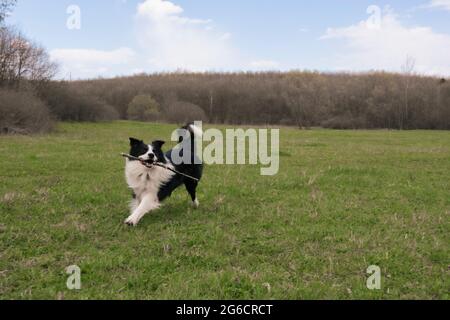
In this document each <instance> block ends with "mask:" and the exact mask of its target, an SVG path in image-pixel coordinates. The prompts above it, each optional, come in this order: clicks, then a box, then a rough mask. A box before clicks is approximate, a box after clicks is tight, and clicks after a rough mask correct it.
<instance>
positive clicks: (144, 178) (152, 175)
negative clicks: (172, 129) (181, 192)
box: [125, 123, 203, 226]
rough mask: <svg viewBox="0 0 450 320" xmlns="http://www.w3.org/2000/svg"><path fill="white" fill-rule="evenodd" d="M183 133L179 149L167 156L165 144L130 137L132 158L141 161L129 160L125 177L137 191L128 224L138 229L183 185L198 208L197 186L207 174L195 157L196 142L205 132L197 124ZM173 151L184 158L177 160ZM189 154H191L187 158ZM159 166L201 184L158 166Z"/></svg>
mask: <svg viewBox="0 0 450 320" xmlns="http://www.w3.org/2000/svg"><path fill="white" fill-rule="evenodd" d="M179 132H181V134H179V141H178V142H179V144H178V146H177V147H176V148H174V149H172V150H170V151H168V152H167V153H164V152H163V150H162V147H163V145H164V144H165V142H164V141H161V140H156V141H153V142H152V143H151V144H149V145H147V144H145V143H144V142H143V141H142V140H139V139H136V138H130V147H131V149H130V155H131V156H133V157H136V158H139V160H140V161H138V160H130V159H127V160H126V165H125V177H126V182H127V184H128V187H129V188H130V189H131V190H132V191H133V199H132V201H131V204H130V211H131V215H130V216H129V217H128V218H127V219H126V220H125V224H127V225H130V226H137V225H138V223H139V221H141V219H142V218H143V217H144V216H145V215H146V214H147V213H149V212H151V211H153V210H156V209H158V208H159V207H160V206H161V203H162V202H163V201H164V200H165V199H167V198H168V197H170V196H171V195H172V193H173V192H174V191H175V190H176V189H177V188H178V187H180V186H181V185H183V184H184V186H185V187H186V190H187V192H188V193H189V195H190V196H191V199H192V204H193V206H194V208H198V206H199V201H198V199H197V186H198V183H199V182H200V180H201V178H202V175H203V164H201V161H199V158H198V157H197V156H196V154H195V143H194V142H195V139H196V138H197V139H198V138H201V137H202V135H203V132H202V130H201V129H200V128H199V127H197V126H195V124H194V123H189V124H187V125H186V126H184V127H182V128H180V129H179ZM173 150H176V152H177V154H178V155H179V158H180V159H181V158H182V160H181V161H174V160H173V155H174V153H173ZM186 153H189V154H188V155H187V156H186ZM186 159H188V161H185V160H186ZM178 162H181V163H178ZM157 163H158V164H162V165H164V166H166V167H167V168H170V169H173V170H175V171H177V172H180V173H183V174H185V175H188V176H190V177H194V178H196V179H198V181H197V180H194V179H191V178H189V177H186V176H184V175H180V174H177V173H174V172H172V171H170V170H168V169H166V168H162V167H159V166H156V165H155V164H157Z"/></svg>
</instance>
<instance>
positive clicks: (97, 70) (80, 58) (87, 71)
mask: <svg viewBox="0 0 450 320" xmlns="http://www.w3.org/2000/svg"><path fill="white" fill-rule="evenodd" d="M50 57H51V59H52V60H53V61H56V62H58V63H59V64H60V66H61V71H60V75H61V76H62V77H67V76H68V74H71V76H72V77H73V78H92V77H97V76H110V75H112V74H111V72H114V71H115V70H113V69H112V68H114V69H116V70H117V67H118V66H119V67H120V66H127V65H129V64H130V63H131V62H132V61H133V60H134V58H135V52H134V51H133V50H132V49H130V48H119V49H116V50H111V51H102V50H95V49H54V50H52V51H50Z"/></svg>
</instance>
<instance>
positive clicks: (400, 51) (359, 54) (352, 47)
mask: <svg viewBox="0 0 450 320" xmlns="http://www.w3.org/2000/svg"><path fill="white" fill-rule="evenodd" d="M369 22H370V23H369ZM371 23H372V21H361V22H360V23H358V24H356V25H351V26H348V27H342V28H329V29H328V30H327V31H326V33H325V35H324V36H322V37H321V39H325V40H330V39H335V40H340V41H342V42H343V44H344V48H343V49H341V50H340V52H339V51H338V52H339V53H338V54H337V55H335V56H334V57H333V59H332V60H331V61H330V62H331V63H332V64H333V67H334V69H336V70H358V71H364V70H388V71H400V67H401V65H402V64H403V63H404V61H405V59H406V57H407V56H408V55H409V56H412V57H413V58H414V59H415V60H416V71H417V72H419V73H423V74H433V75H450V55H449V54H448V52H450V35H448V34H440V33H435V32H434V31H433V30H432V29H431V28H429V27H420V26H418V27H407V26H404V25H403V24H402V23H401V22H400V21H399V19H398V17H397V15H395V13H394V12H393V11H392V10H390V9H389V8H386V9H385V11H384V13H383V14H382V16H381V20H380V25H379V27H377V28H374V27H373V25H371Z"/></svg>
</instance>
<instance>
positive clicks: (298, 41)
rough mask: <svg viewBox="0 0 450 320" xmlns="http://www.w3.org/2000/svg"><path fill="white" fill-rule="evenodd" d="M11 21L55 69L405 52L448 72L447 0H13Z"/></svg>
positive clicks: (313, 61) (354, 64) (395, 65)
mask: <svg viewBox="0 0 450 320" xmlns="http://www.w3.org/2000/svg"><path fill="white" fill-rule="evenodd" d="M71 5H76V8H77V9H79V15H78V13H77V12H75V11H70V12H69V13H68V11H67V10H68V8H70V6H71ZM368 8H369V10H368ZM368 11H369V12H368ZM78 18H79V19H78ZM68 21H69V22H72V23H74V22H75V25H76V23H78V22H79V23H80V24H79V26H80V28H79V29H78V28H75V29H73V28H72V29H70V28H68V27H67V23H68ZM8 22H9V23H10V24H14V25H17V26H18V27H19V28H20V29H21V30H22V31H23V32H24V33H25V34H26V35H27V36H28V37H30V38H31V39H33V40H35V41H36V42H38V43H40V44H42V45H43V46H45V47H46V48H47V49H48V51H49V52H50V54H51V57H52V59H54V60H56V61H58V62H59V63H60V65H61V67H60V74H59V77H61V78H68V77H69V75H71V76H72V78H92V77H97V76H102V77H110V76H116V75H128V74H133V73H138V72H155V71H174V70H180V69H181V70H192V71H234V70H253V71H259V70H290V69H308V70H319V71H340V70H346V71H367V70H388V71H400V70H401V66H402V63H404V61H405V60H406V57H408V56H411V57H412V58H414V61H415V69H414V70H415V72H417V73H421V74H432V75H442V76H449V75H450V0H412V1H411V0H409V1H406V0H399V1H394V0H392V1H365V0H342V1H331V0H330V1H322V0H318V1H302V0H289V1H288V0H278V1H275V0H245V1H237V0H228V1H211V0H190V1H187V0H171V1H167V0H90V1H89V0H71V1H66V0H58V1H54V0H40V1H36V0H19V4H18V6H17V8H16V9H15V11H14V12H13V14H12V15H11V17H10V18H9V19H8ZM73 25H74V24H72V26H73Z"/></svg>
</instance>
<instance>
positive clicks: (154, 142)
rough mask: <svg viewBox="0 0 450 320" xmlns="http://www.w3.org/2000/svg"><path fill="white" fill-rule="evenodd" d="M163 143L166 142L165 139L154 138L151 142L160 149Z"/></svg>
mask: <svg viewBox="0 0 450 320" xmlns="http://www.w3.org/2000/svg"><path fill="white" fill-rule="evenodd" d="M165 143H166V142H165V141H161V140H156V141H153V142H152V146H154V147H155V148H157V149H161V148H162V146H163V145H164V144H165Z"/></svg>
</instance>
